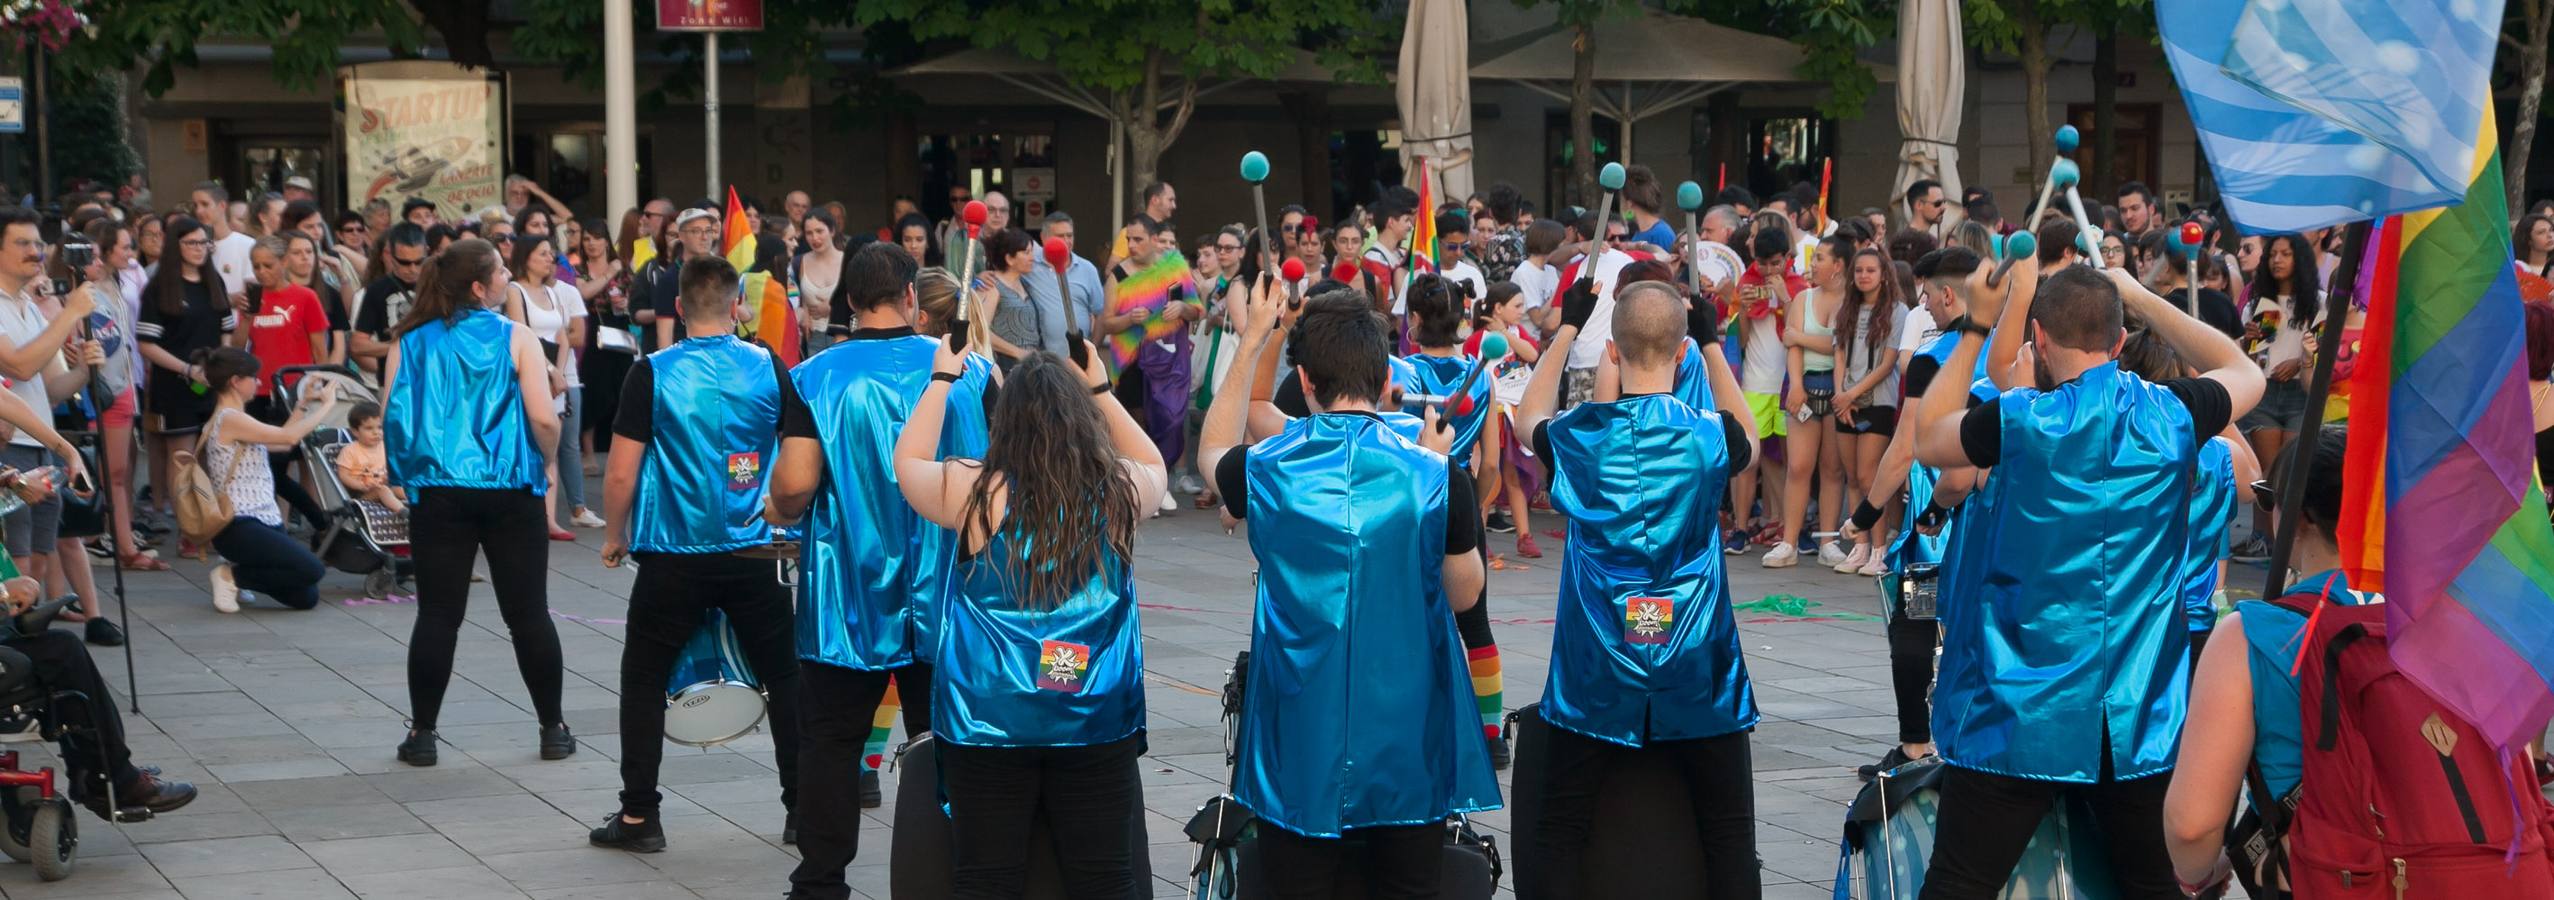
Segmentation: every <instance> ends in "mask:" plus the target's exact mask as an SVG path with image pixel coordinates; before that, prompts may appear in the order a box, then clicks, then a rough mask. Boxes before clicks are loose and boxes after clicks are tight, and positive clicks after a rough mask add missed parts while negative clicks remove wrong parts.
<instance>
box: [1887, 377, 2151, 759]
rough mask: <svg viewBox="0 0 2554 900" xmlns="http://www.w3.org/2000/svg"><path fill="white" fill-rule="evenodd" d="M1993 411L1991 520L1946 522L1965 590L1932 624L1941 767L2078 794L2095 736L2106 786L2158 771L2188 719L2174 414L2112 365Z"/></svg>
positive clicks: (2093, 754) (2016, 396) (2007, 400)
mask: <svg viewBox="0 0 2554 900" xmlns="http://www.w3.org/2000/svg"><path fill="white" fill-rule="evenodd" d="M1998 409H1999V410H2000V412H2001V414H2002V420H2003V421H2002V431H2003V454H2002V459H2003V462H2002V464H2001V465H1998V466H1997V467H1996V468H1995V470H1994V475H1993V476H1992V477H1990V478H1989V479H1988V482H1987V486H1986V488H1985V491H1984V493H1985V494H1986V495H1987V497H1988V499H1989V500H1990V506H1991V512H1989V513H1988V514H1985V515H1982V516H1979V517H1976V518H1973V519H1971V520H1969V521H1964V522H1962V523H1961V527H1962V529H1963V533H1962V541H1963V542H1964V543H1966V542H1969V541H1976V542H1977V547H1976V548H1975V552H1976V553H1977V554H1978V556H1977V557H1976V558H1975V559H1974V560H1970V562H1974V563H1976V567H1977V568H1976V571H1974V572H1964V573H1963V577H1962V582H1963V583H1968V584H1975V585H1976V587H1977V590H1976V592H1975V593H1963V594H1960V595H1957V596H1958V598H1959V599H1958V600H1957V601H1956V602H1955V603H1948V604H1944V607H1945V610H1946V611H1945V613H1944V615H1943V616H1942V635H1943V652H1942V668H1941V674H1940V677H1939V686H1938V687H1937V688H1936V689H1935V691H1934V698H1933V730H1934V733H1935V734H1936V735H1937V736H1938V740H1939V741H1940V749H1941V752H1942V758H1943V759H1944V760H1946V761H1949V762H1951V763H1952V764H1955V765H1959V766H1962V767H1965V768H1970V769H1975V770H1978V771H1983V772H1991V773H1995V774H2000V775H2009V776H2014V777H2020V778H2032V779H2038V780H2044V781H2061V782H2076V783H2090V782H2093V781H2095V780H2097V779H2098V778H2099V776H2100V774H2101V771H2102V763H2103V742H2104V739H2105V737H2107V738H2108V741H2109V744H2110V746H2109V758H2110V764H2111V768H2112V772H2113V774H2114V776H2115V777H2117V778H2119V779H2122V780H2126V779H2131V778H2139V777H2143V776H2146V775H2153V774H2157V773H2160V772H2164V771H2167V770H2170V769H2171V768H2172V765H2173V753H2174V749H2175V747H2176V745H2177V744H2178V743H2179V741H2180V738H2181V726H2182V718H2183V716H2184V715H2185V714H2186V713H2187V712H2188V702H2187V695H2188V681H2189V676H2188V671H2189V670H2188V667H2187V666H2186V665H2185V663H2186V657H2187V656H2188V651H2189V637H2190V635H2189V630H2188V628H2187V627H2186V626H2187V623H2188V620H2187V619H2186V618H2185V616H2184V614H2183V610H2182V604H2181V576H2182V557H2183V555H2184V554H2186V553H2187V552H2188V550H2189V525H2190V513H2189V507H2190V483H2191V471H2192V468H2193V465H2192V463H2193V459H2194V457H2196V456H2197V454H2198V449H2199V448H2198V445H2197V442H2196V440H2195V438H2194V437H2193V435H2192V432H2191V419H2190V412H2189V410H2188V409H2187V408H2185V407H2184V406H2183V405H2182V403H2181V401H2180V400H2179V399H2177V398H2175V397H2174V396H2173V394H2172V392H2170V391H2168V390H2166V389H2164V388H2162V387H2159V386H2156V385H2153V384H2148V383H2147V382H2145V381H2144V380H2142V379H2139V378H2138V377H2137V376H2134V375H2129V374H2126V373H2123V372H2121V371H2120V370H2119V366H2118V365H2117V364H2116V363H2105V364H2103V365H2101V366H2097V367H2095V368H2093V369H2091V370H2089V371H2086V372H2085V373H2084V375H2083V376H2082V377H2080V378H2077V379H2076V380H2074V381H2071V382H2068V383H2066V384H2063V385H2060V386H2059V387H2058V388H2057V389H2056V390H2053V391H2046V392H2043V391H2038V390H2034V389H2031V388H2015V389H2013V390H2011V391H2007V392H2005V394H2004V397H2003V399H2002V401H2001V402H2000V404H1999V406H1998ZM2052 460H2063V461H2064V464H2063V465H2062V467H2059V468H2056V469H2053V468H2052V467H2051V465H2050V461H2052ZM1970 529H1975V530H1970Z"/></svg>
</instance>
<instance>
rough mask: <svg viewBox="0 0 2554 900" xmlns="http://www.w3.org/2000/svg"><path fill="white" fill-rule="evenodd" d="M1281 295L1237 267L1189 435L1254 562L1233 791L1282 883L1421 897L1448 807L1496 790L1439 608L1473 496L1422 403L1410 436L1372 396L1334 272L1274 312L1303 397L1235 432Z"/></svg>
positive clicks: (1385, 337)
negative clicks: (1205, 395)
mask: <svg viewBox="0 0 2554 900" xmlns="http://www.w3.org/2000/svg"><path fill="white" fill-rule="evenodd" d="M1285 305H1286V300H1285V296H1284V292H1283V290H1282V289H1280V288H1276V287H1275V286H1274V284H1273V283H1272V282H1269V281H1266V280H1265V279H1263V281H1262V282H1261V283H1260V284H1257V285H1254V286H1253V291H1252V294H1251V301H1250V314H1249V317H1248V322H1247V324H1246V325H1245V327H1244V330H1243V334H1242V356H1241V357H1240V359H1238V360H1236V361H1235V364H1234V366H1233V368H1232V370H1231V371H1230V372H1229V373H1228V374H1227V376H1226V379H1225V383H1224V384H1223V386H1222V387H1221V388H1219V389H1218V390H1217V391H1216V393H1215V402H1214V405H1213V406H1212V407H1211V408H1209V409H1208V410H1207V415H1206V425H1205V431H1204V434H1203V435H1202V436H1201V439H1200V444H1199V446H1200V447H1202V448H1203V452H1202V455H1201V456H1200V457H1199V462H1200V464H1201V465H1202V466H1204V467H1205V468H1207V469H1209V470H1211V471H1213V472H1214V473H1215V477H1216V483H1217V485H1218V488H1219V492H1220V494H1221V496H1222V497H1223V500H1224V513H1225V516H1226V517H1227V520H1228V523H1238V522H1240V521H1241V520H1244V519H1247V520H1249V521H1250V523H1251V529H1250V542H1251V551H1252V553H1253V554H1254V555H1255V556H1257V558H1258V562H1259V598H1258V611H1257V613H1256V616H1255V618H1254V619H1253V622H1252V625H1251V654H1250V671H1249V676H1248V684H1249V685H1250V690H1249V692H1248V696H1246V697H1245V698H1244V699H1243V710H1242V717H1241V726H1240V728H1241V734H1240V744H1241V749H1240V760H1239V762H1238V763H1237V764H1236V767H1235V770H1234V775H1233V779H1234V785H1233V793H1234V796H1235V797H1236V798H1237V799H1239V800H1240V801H1241V802H1242V803H1243V804H1244V805H1246V806H1248V807H1249V808H1250V809H1251V811H1252V812H1254V813H1256V814H1258V816H1259V817H1260V819H1261V820H1262V824H1263V825H1264V826H1266V827H1263V828H1261V829H1260V831H1259V835H1260V836H1259V840H1260V841H1261V844H1262V847H1263V848H1264V851H1265V852H1264V853H1263V854H1262V855H1261V857H1260V864H1261V865H1264V866H1267V867H1269V868H1270V869H1271V870H1273V871H1277V872H1282V873H1285V876H1284V878H1283V879H1281V880H1282V881H1283V882H1284V883H1286V884H1288V885H1291V886H1294V887H1296V888H1298V889H1300V890H1310V891H1314V893H1313V894H1312V895H1313V896H1327V894H1328V891H1329V889H1330V886H1331V884H1332V883H1333V881H1334V880H1335V879H1336V878H1338V877H1341V876H1346V877H1351V878H1359V877H1361V880H1363V881H1364V882H1366V883H1367V884H1368V885H1369V886H1370V888H1371V890H1372V891H1373V892H1374V894H1375V895H1376V896H1394V897H1422V896H1435V894H1436V890H1437V885H1438V882H1439V877H1440V874H1441V872H1440V866H1441V861H1440V856H1441V854H1442V853H1443V852H1444V850H1443V848H1444V843H1445V830H1444V822H1445V820H1446V818H1447V817H1448V816H1451V815H1454V814H1457V813H1465V812H1473V811H1478V810H1485V809H1492V808H1496V807H1497V806H1498V805H1499V788H1498V781H1497V778H1496V776H1495V773H1494V772H1493V771H1492V770H1491V768H1490V757H1489V752H1488V747H1487V746H1486V744H1485V743H1484V742H1483V741H1481V740H1480V739H1479V738H1478V737H1477V735H1478V734H1479V732H1478V731H1477V730H1476V729H1477V728H1479V727H1480V725H1479V719H1478V718H1476V716H1475V711H1474V707H1473V702H1472V692H1471V689H1470V687H1469V686H1468V684H1467V679H1466V677H1465V672H1464V659H1463V645H1462V642H1461V641H1460V639H1459V638H1458V637H1457V636H1456V634H1455V626H1454V616H1453V610H1454V609H1460V608H1462V607H1467V606H1470V605H1472V604H1473V603H1474V602H1475V601H1476V600H1477V599H1478V598H1479V597H1480V591H1481V581H1482V566H1481V559H1480V557H1479V556H1478V555H1476V554H1475V552H1474V550H1475V548H1476V547H1477V546H1478V543H1479V533H1478V524H1479V521H1480V518H1479V517H1480V512H1479V511H1478V510H1477V509H1475V508H1474V507H1475V503H1474V500H1473V498H1472V495H1471V481H1470V480H1469V479H1467V478H1464V477H1463V476H1462V474H1461V472H1460V470H1459V469H1458V468H1457V467H1456V466H1455V465H1453V464H1452V463H1450V462H1449V461H1448V460H1447V457H1446V456H1445V453H1444V450H1445V448H1446V447H1448V446H1450V445H1451V444H1452V441H1453V437H1454V435H1453V432H1452V430H1450V429H1445V428H1440V427H1437V423H1438V421H1439V420H1438V419H1437V418H1436V415H1435V411H1434V410H1433V409H1431V410H1429V411H1428V414H1427V420H1426V424H1425V425H1423V426H1422V427H1421V428H1420V430H1419V434H1420V439H1419V441H1417V442H1413V441H1411V440H1409V439H1406V438H1403V437H1401V436H1400V435H1398V434H1396V433H1394V432H1393V431H1392V429H1391V428H1390V427H1389V426H1388V425H1386V424H1385V423H1384V422H1383V420H1382V419H1381V418H1379V417H1377V416H1376V415H1375V413H1374V398H1375V397H1377V396H1378V395H1380V394H1381V393H1382V392H1383V390H1384V383H1385V374H1384V373H1385V372H1386V371H1388V367H1387V366H1386V364H1385V362H1384V360H1385V358H1386V357H1387V356H1388V355H1389V354H1390V353H1391V343H1390V336H1389V331H1388V330H1387V326H1386V325H1385V323H1384V322H1383V319H1382V317H1380V316H1378V315H1376V314H1375V312H1374V311H1373V307H1372V306H1371V305H1369V304H1368V302H1367V301H1366V299H1365V297H1364V296H1363V295H1361V294H1358V293H1356V292H1355V291H1352V290H1336V291H1332V292H1329V293H1325V294H1322V295H1319V296H1316V297H1313V298H1312V299H1309V300H1306V301H1304V304H1303V311H1302V314H1301V315H1300V317H1299V318H1298V320H1297V321H1296V322H1295V324H1294V327H1293V328H1292V329H1291V330H1292V331H1293V332H1294V335H1293V344H1292V347H1293V351H1294V360H1295V364H1296V370H1295V371H1296V377H1297V378H1301V379H1303V380H1304V387H1305V389H1306V392H1307V393H1309V394H1310V395H1311V398H1312V402H1313V403H1314V404H1315V409H1316V413H1315V414H1314V415H1312V416H1310V417H1307V418H1304V419H1299V420H1296V421H1294V422H1292V423H1289V424H1287V425H1286V426H1285V429H1284V430H1283V431H1282V432H1280V433H1278V434H1277V435H1276V436H1274V437H1270V438H1268V439H1266V440H1262V441H1260V442H1259V443H1257V444H1255V445H1251V446H1249V447H1247V448H1237V447H1236V445H1237V444H1239V443H1240V442H1241V437H1242V430H1243V429H1242V426H1243V419H1244V412H1245V407H1246V406H1247V404H1248V400H1247V395H1248V394H1249V393H1250V391H1249V387H1250V379H1251V377H1252V374H1253V373H1254V372H1255V371H1256V370H1257V369H1258V368H1259V365H1258V362H1259V354H1261V353H1264V352H1267V351H1268V349H1269V347H1270V346H1271V344H1272V342H1273V340H1274V339H1275V338H1274V334H1275V331H1276V320H1277V318H1278V312H1279V310H1280V308H1282V307H1284V306H1285ZM1450 607H1451V608H1450ZM1349 837H1354V838H1360V839H1362V840H1363V843H1364V845H1365V846H1364V848H1363V850H1364V853H1363V856H1362V858H1359V857H1357V856H1355V855H1354V854H1352V853H1351V852H1350V851H1349V850H1348V849H1347V845H1346V844H1345V843H1343V841H1342V840H1341V839H1342V838H1349ZM1360 862H1362V863H1363V864H1362V866H1361V865H1359V863H1360Z"/></svg>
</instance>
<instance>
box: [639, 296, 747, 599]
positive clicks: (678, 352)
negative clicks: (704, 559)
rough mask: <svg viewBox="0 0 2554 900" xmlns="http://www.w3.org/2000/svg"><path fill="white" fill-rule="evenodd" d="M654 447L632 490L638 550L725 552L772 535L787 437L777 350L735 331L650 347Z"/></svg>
mask: <svg viewBox="0 0 2554 900" xmlns="http://www.w3.org/2000/svg"><path fill="white" fill-rule="evenodd" d="M647 366H648V369H649V380H650V381H651V383H653V384H654V386H655V396H654V397H652V398H650V401H649V402H650V404H651V406H652V407H653V409H652V413H651V415H650V419H649V422H650V425H651V427H650V431H649V434H648V443H647V456H646V457H645V461H644V462H642V463H640V465H639V476H638V485H637V488H636V490H635V491H634V492H633V493H632V494H631V497H630V515H629V518H630V523H631V524H630V549H632V550H636V551H639V552H643V553H724V552H727V551H731V550H741V549H744V548H746V547H760V546H765V545H767V544H770V543H771V539H772V530H771V525H770V524H769V523H767V522H765V521H763V495H764V485H765V482H766V480H767V476H768V474H769V472H770V471H771V466H772V463H773V462H774V461H775V460H776V458H777V456H776V453H775V451H776V450H777V449H778V447H779V444H780V380H779V377H778V375H777V374H775V370H774V369H773V367H772V355H771V351H768V350H765V349H763V348H761V347H757V346H754V345H752V344H748V343H746V342H744V341H742V340H739V339H737V337H736V336H735V335H732V334H722V335H718V336H715V337H692V338H684V339H683V340H682V341H680V342H677V343H676V344H675V345H674V346H671V347H667V348H665V349H663V350H658V351H656V352H655V353H651V354H648V356H647Z"/></svg>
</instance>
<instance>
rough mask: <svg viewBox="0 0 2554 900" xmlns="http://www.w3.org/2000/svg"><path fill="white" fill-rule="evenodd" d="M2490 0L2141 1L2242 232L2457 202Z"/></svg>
mask: <svg viewBox="0 0 2554 900" xmlns="http://www.w3.org/2000/svg"><path fill="white" fill-rule="evenodd" d="M2502 6H2503V0H2252V2H2249V3H2241V4H2236V3H2228V2H2225V0H2156V3H2155V17H2156V26H2157V29H2158V31H2160V32H2161V33H2162V35H2163V38H2164V54H2165V58H2166V59H2167V60H2168V61H2169V62H2170V63H2171V64H2172V67H2173V77H2174V79H2175V80H2176V81H2178V82H2179V83H2180V85H2181V90H2182V99H2183V101H2184V103H2185V104H2186V105H2187V106H2188V107H2189V109H2190V117H2191V124H2192V125H2193V126H2194V127H2195V128H2197V129H2198V132H2199V141H2200V145H2201V147H2202V148H2203V149H2204V150H2206V151H2207V156H2208V160H2209V163H2210V165H2211V166H2213V167H2214V168H2215V170H2216V173H2217V188H2218V191H2219V194H2220V195H2221V196H2222V198H2223V199H2224V202H2225V204H2226V212H2227V214H2228V215H2230V216H2232V217H2233V218H2234V220H2235V222H2236V224H2237V225H2238V226H2240V227H2241V228H2242V229H2243V230H2244V231H2246V232H2248V233H2253V234H2265V233H2274V232H2288V231H2303V230H2306V229H2310V228H2321V227H2324V226H2328V225H2336V224H2340V223H2344V222H2353V221H2358V220H2361V219H2370V218H2375V217H2377V216H2384V215H2391V214H2395V213H2402V212H2410V211H2414V210H2421V209H2429V208H2434V207H2439V206H2446V205H2450V204H2454V203H2459V202H2462V201H2463V200H2464V198H2465V192H2466V189H2467V187H2468V186H2469V177H2468V176H2470V175H2471V174H2472V171H2473V168H2474V143H2473V138H2472V136H2473V135H2474V134H2475V133H2476V129H2477V127H2478V125H2479V123H2480V122H2481V121H2482V118H2483V113H2484V107H2483V104H2486V103H2489V102H2491V84H2490V81H2491V67H2492V53H2493V51H2494V49H2495V48H2496V46H2497V44H2498V37H2499V27H2500V22H2501V12H2502Z"/></svg>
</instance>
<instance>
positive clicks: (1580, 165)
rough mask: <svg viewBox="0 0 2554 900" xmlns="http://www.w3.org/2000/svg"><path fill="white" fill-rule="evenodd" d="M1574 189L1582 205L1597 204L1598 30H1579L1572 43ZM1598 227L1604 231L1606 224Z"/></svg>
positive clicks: (1571, 167)
mask: <svg viewBox="0 0 2554 900" xmlns="http://www.w3.org/2000/svg"><path fill="white" fill-rule="evenodd" d="M1570 49H1571V50H1572V51H1574V53H1573V54H1572V59H1571V60H1570V150H1571V152H1570V186H1571V187H1572V188H1573V189H1575V190H1576V191H1577V194H1578V196H1577V197H1576V199H1577V201H1578V202H1579V203H1583V204H1585V203H1594V202H1595V201H1596V196H1597V192H1596V121H1595V117H1596V29H1594V28H1591V27H1589V26H1586V25H1580V26H1578V34H1576V35H1574V36H1573V37H1572V38H1571V39H1570ZM1597 227H1599V228H1603V227H1604V226H1603V225H1602V224H1599V225H1598V226H1597Z"/></svg>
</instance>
